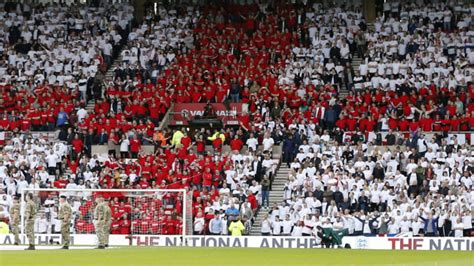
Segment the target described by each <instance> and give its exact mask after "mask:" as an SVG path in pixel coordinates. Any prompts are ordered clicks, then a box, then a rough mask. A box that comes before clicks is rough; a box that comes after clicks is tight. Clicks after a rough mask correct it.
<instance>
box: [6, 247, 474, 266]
mask: <svg viewBox="0 0 474 266" xmlns="http://www.w3.org/2000/svg"><path fill="white" fill-rule="evenodd" d="M38 249H41V247H38ZM0 265H5V266H9V265H48V266H53V265H65V266H75V265H78V266H89V265H137V266H139V265H223V266H226V265H450V266H455V265H459V266H470V265H474V254H473V252H471V251H465V252H463V251H385V250H380V251H378V250H347V249H262V248H260V249H259V248H246V249H244V248H156V247H155V248H111V249H107V250H94V249H71V250H51V249H47V250H45V249H43V250H35V251H23V250H19V251H11V250H9V251H5V250H2V251H0Z"/></svg>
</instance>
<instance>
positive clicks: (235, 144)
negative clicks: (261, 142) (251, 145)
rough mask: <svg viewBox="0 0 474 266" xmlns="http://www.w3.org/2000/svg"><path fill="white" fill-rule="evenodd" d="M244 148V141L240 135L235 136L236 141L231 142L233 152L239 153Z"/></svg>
mask: <svg viewBox="0 0 474 266" xmlns="http://www.w3.org/2000/svg"><path fill="white" fill-rule="evenodd" d="M242 146H244V143H243V142H242V140H241V139H240V138H239V136H238V135H235V137H234V139H233V140H231V141H230V149H231V150H232V151H233V152H236V153H238V152H240V150H241V149H242Z"/></svg>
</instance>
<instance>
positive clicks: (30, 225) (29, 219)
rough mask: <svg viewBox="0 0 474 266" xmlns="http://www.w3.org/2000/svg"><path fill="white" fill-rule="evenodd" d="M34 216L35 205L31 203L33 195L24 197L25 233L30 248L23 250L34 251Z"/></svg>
mask: <svg viewBox="0 0 474 266" xmlns="http://www.w3.org/2000/svg"><path fill="white" fill-rule="evenodd" d="M35 216H36V205H35V202H34V201H33V194H28V195H26V208H25V233H26V237H27V238H28V244H29V245H30V246H29V247H28V248H26V249H25V250H35V228H34V227H35Z"/></svg>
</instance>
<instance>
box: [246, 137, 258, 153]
mask: <svg viewBox="0 0 474 266" xmlns="http://www.w3.org/2000/svg"><path fill="white" fill-rule="evenodd" d="M246 144H247V146H248V147H249V148H251V149H252V150H253V151H256V150H257V145H258V140H257V139H256V138H249V139H248V140H247V141H246Z"/></svg>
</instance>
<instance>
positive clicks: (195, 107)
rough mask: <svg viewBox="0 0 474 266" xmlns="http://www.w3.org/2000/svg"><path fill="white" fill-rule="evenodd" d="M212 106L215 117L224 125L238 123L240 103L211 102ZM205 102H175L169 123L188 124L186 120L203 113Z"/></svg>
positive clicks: (240, 109)
mask: <svg viewBox="0 0 474 266" xmlns="http://www.w3.org/2000/svg"><path fill="white" fill-rule="evenodd" d="M211 105H212V108H213V111H214V113H215V116H216V118H217V119H219V120H222V121H223V123H225V124H226V125H238V124H239V120H238V115H239V114H241V113H242V111H243V104H242V103H230V104H229V105H224V104H222V103H212V104H211ZM204 107H206V104H205V103H176V104H175V105H174V110H173V114H174V115H173V118H172V119H171V121H170V124H171V125H188V121H189V120H192V119H195V118H197V117H202V116H203V115H204Z"/></svg>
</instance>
